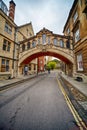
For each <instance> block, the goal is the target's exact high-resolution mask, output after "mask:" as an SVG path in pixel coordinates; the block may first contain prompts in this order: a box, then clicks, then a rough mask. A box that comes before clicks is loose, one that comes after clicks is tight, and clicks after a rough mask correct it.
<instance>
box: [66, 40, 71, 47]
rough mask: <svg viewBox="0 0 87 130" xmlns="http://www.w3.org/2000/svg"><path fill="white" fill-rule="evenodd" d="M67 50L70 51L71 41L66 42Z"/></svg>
mask: <svg viewBox="0 0 87 130" xmlns="http://www.w3.org/2000/svg"><path fill="white" fill-rule="evenodd" d="M66 48H68V49H70V42H69V40H68V41H67V42H66Z"/></svg>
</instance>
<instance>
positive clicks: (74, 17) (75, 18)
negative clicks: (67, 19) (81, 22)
mask: <svg viewBox="0 0 87 130" xmlns="http://www.w3.org/2000/svg"><path fill="white" fill-rule="evenodd" d="M77 18H78V13H77V11H76V12H75V14H74V16H73V22H74V23H75V22H76V20H77Z"/></svg>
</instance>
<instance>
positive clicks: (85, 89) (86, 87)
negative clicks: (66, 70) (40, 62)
mask: <svg viewBox="0 0 87 130" xmlns="http://www.w3.org/2000/svg"><path fill="white" fill-rule="evenodd" d="M61 76H62V77H63V78H64V79H65V80H66V81H68V82H69V83H70V84H71V85H72V86H73V87H75V88H76V89H78V90H79V91H80V92H81V93H83V94H84V95H85V96H87V83H84V82H79V81H76V80H75V79H74V78H72V77H69V76H67V75H65V74H61Z"/></svg>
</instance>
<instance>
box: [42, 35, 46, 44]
mask: <svg viewBox="0 0 87 130" xmlns="http://www.w3.org/2000/svg"><path fill="white" fill-rule="evenodd" d="M42 44H46V34H43V35H42Z"/></svg>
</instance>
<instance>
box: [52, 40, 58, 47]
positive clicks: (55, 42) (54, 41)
mask: <svg viewBox="0 0 87 130" xmlns="http://www.w3.org/2000/svg"><path fill="white" fill-rule="evenodd" d="M57 42H58V41H57V39H56V38H55V39H54V40H53V44H54V46H57Z"/></svg>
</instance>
